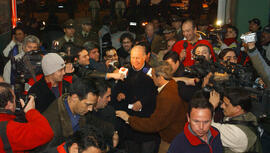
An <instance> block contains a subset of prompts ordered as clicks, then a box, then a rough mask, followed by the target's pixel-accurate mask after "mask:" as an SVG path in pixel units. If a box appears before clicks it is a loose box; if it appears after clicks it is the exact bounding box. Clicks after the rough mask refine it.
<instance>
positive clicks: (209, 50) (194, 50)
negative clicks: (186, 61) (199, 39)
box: [193, 44, 211, 54]
mask: <svg viewBox="0 0 270 153" xmlns="http://www.w3.org/2000/svg"><path fill="white" fill-rule="evenodd" d="M202 46H204V47H207V49H208V52H209V54H211V49H210V47H209V46H208V45H206V44H198V45H197V46H196V47H195V48H194V49H193V52H194V54H195V52H196V49H197V48H198V47H202Z"/></svg>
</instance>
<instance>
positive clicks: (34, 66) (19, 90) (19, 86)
mask: <svg viewBox="0 0 270 153" xmlns="http://www.w3.org/2000/svg"><path fill="white" fill-rule="evenodd" d="M41 60H42V52H41V51H40V50H36V51H31V52H27V53H25V55H24V56H22V57H21V58H16V59H15V57H14V56H12V57H11V73H12V75H11V76H12V79H11V84H12V85H14V92H15V95H16V97H17V99H20V98H22V99H24V96H25V95H24V90H25V83H26V82H27V81H28V80H29V79H30V78H33V79H34V80H35V81H36V75H37V74H41V73H42V68H41ZM17 106H20V103H19V104H18V105H17Z"/></svg>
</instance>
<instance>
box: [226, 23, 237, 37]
mask: <svg viewBox="0 0 270 153" xmlns="http://www.w3.org/2000/svg"><path fill="white" fill-rule="evenodd" d="M229 28H230V29H232V30H233V31H235V34H236V38H237V37H238V29H237V28H236V27H235V26H232V25H228V26H227V28H226V32H227V30H228V29H229Z"/></svg>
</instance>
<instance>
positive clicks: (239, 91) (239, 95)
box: [223, 87, 252, 112]
mask: <svg viewBox="0 0 270 153" xmlns="http://www.w3.org/2000/svg"><path fill="white" fill-rule="evenodd" d="M223 96H224V97H227V98H228V99H229V100H230V103H231V104H232V105H233V106H237V105H239V106H241V108H242V109H243V110H244V111H245V112H249V111H250V110H251V108H252V98H251V95H250V92H249V91H248V90H246V89H244V88H239V87H236V88H225V89H224V93H223Z"/></svg>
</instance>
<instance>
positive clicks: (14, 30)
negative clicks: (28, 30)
mask: <svg viewBox="0 0 270 153" xmlns="http://www.w3.org/2000/svg"><path fill="white" fill-rule="evenodd" d="M17 30H21V31H22V32H23V33H24V34H25V30H24V28H23V27H22V26H17V27H15V28H14V29H13V30H12V33H13V34H15V33H16V31H17Z"/></svg>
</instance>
